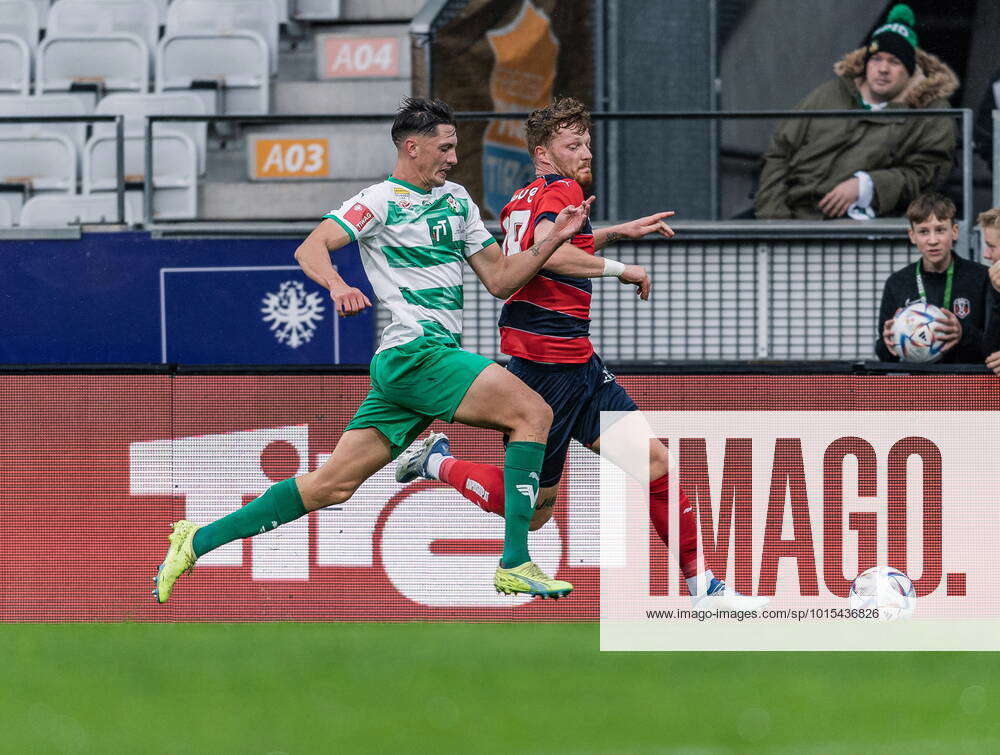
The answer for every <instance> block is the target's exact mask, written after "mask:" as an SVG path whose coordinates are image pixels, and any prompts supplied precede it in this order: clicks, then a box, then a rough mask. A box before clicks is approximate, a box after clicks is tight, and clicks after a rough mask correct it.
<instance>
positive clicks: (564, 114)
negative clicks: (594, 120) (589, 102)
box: [524, 97, 590, 154]
mask: <svg viewBox="0 0 1000 755" xmlns="http://www.w3.org/2000/svg"><path fill="white" fill-rule="evenodd" d="M561 128H568V129H572V130H573V131H575V132H576V133H578V134H582V133H584V132H585V131H590V112H589V111H588V110H587V106H586V105H584V104H583V103H582V102H580V100H577V99H574V98H573V97H559V98H558V99H556V101H555V102H553V103H552V104H551V105H546V106H545V107H543V108H539V109H538V110H535V111H533V112H532V113H531V115H529V116H528V120H526V121H525V122H524V134H525V138H526V139H527V141H528V152H529V153H531V154H534V152H535V147H540V146H541V147H546V146H548V144H549V142H550V141H552V137H553V136H555V135H556V132H557V131H558V130H559V129H561Z"/></svg>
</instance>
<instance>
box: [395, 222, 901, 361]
mask: <svg viewBox="0 0 1000 755" xmlns="http://www.w3.org/2000/svg"><path fill="white" fill-rule="evenodd" d="M830 225H831V224H830V223H819V222H801V221H773V222H771V223H755V222H752V221H750V222H738V221H722V222H708V223H677V224H675V230H676V231H677V235H676V236H675V237H674V238H673V239H671V240H669V241H667V240H665V239H660V238H651V239H649V240H643V241H637V242H620V243H618V244H616V245H615V246H614V248H613V251H611V252H610V254H611V255H612V256H613V257H614V258H615V259H618V260H621V261H622V262H624V263H626V264H638V265H642V266H643V267H645V268H646V270H647V272H648V273H649V275H650V278H651V280H652V284H653V288H652V295H651V296H650V299H649V301H646V302H643V301H640V300H639V299H638V297H637V296H636V295H635V290H634V287H633V286H626V285H622V284H621V283H619V282H618V281H616V280H611V279H595V280H594V281H592V283H593V298H592V301H591V318H592V319H591V324H590V333H591V339H592V341H593V342H594V346H595V348H596V349H597V351H598V353H600V354H601V355H602V356H603V357H604V358H605V359H607V360H609V361H612V362H615V363H623V362H639V361H644V362H648V361H670V360H684V361H691V360H694V361H722V360H782V361H786V360H866V359H874V358H875V355H874V346H875V341H876V338H877V330H878V328H877V325H878V323H877V319H878V310H879V302H880V297H881V293H882V287H883V285H884V283H885V280H886V278H888V277H889V275H891V274H892V272H894V271H895V270H897V269H898V268H900V267H902V266H904V265H906V264H908V263H910V262H911V261H912V259H913V256H914V252H913V250H912V248H911V247H910V244H909V240H908V239H907V236H906V223H905V221H899V220H897V221H873V222H871V223H870V224H868V225H867V226H865V227H863V228H862V227H859V226H862V224H860V223H849V222H845V223H837V224H836V227H832V228H831V227H830ZM821 226H824V227H821ZM465 284H466V285H465V323H464V333H463V345H464V346H465V348H468V349H470V350H471V351H475V352H478V353H481V354H484V355H486V356H489V357H491V358H494V359H498V360H505V359H506V357H505V356H503V355H502V354H501V353H500V348H499V333H498V330H497V320H498V319H499V315H500V309H501V307H502V306H503V302H502V301H500V300H497V299H495V298H493V297H492V296H490V294H489V293H488V292H487V291H486V289H485V288H484V287H483V285H482V284H481V283H480V282H479V281H478V280H477V279H476V277H475V274H474V273H473V272H472V271H471V270H468V271H467V272H466V276H465ZM379 321H380V322H379V325H385V324H387V321H388V314H387V313H382V312H380V313H379Z"/></svg>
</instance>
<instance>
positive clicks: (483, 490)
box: [396, 98, 767, 610]
mask: <svg viewBox="0 0 1000 755" xmlns="http://www.w3.org/2000/svg"><path fill="white" fill-rule="evenodd" d="M525 131H526V137H527V142H528V150H529V151H530V153H531V157H532V161H533V162H534V165H535V174H536V176H537V177H536V178H535V180H534V181H532V182H531V183H529V184H527V185H526V186H524V187H522V188H521V189H519V190H518V191H516V192H515V193H514V195H513V196H512V197H511V200H510V202H508V204H507V206H506V207H504V209H503V211H502V213H501V215H500V220H501V226H502V228H503V231H504V234H505V236H504V243H503V248H504V254H506V255H508V257H511V258H514V259H516V258H517V257H518V256H521V254H523V253H524V252H526V251H527V250H529V249H530V248H531V246H532V245H533V244H537V243H539V242H540V241H541V240H544V239H547V238H549V237H550V234H552V233H553V231H554V230H555V226H554V225H553V221H554V220H555V219H556V217H557V216H558V213H560V212H562V211H564V209H565V208H566V207H573V206H577V205H580V204H581V203H582V202H583V201H584V188H585V187H588V186H589V185H590V183H591V180H592V174H591V160H592V155H591V151H590V113H588V112H587V109H586V107H585V106H584V105H583V103H581V102H579V101H578V100H575V99H572V98H562V99H559V100H557V101H556V102H555V103H553V104H551V105H549V106H547V107H544V108H541V109H539V110H535V111H534V112H533V113H531V115H530V116H529V117H528V119H527V121H526V123H525ZM671 215H673V213H672V212H658V213H655V214H653V215H649V216H647V217H643V218H639V219H637V220H633V221H630V222H628V223H623V224H621V225H616V226H610V227H608V228H602V229H598V230H596V231H594V230H592V228H591V226H590V222H589V221H588V222H586V223H585V225H584V227H583V228H582V229H581V230H580V231H579V232H578V233H577V234H576V235H575V236H574V237H573V238H572V239H571V241H570V243H568V244H562V245H561V246H560V247H559V249H557V250H556V251H555V252H554V253H553V255H552V256H551V257H550V258H549V259H548V261H547V262H546V263H545V265H543V266H542V269H541V270H540V271H539V272H538V273H537V274H536V275H535V276H534V277H533V278H532V279H531V280H530V281H528V282H527V284H525V286H524V287H523V288H521V289H520V290H519V291H517V293H515V294H514V295H513V296H511V297H510V298H509V299H508V300H507V302H506V304H504V307H503V310H502V312H501V314H500V322H499V326H500V349H501V351H502V352H503V353H504V354H508V355H509V356H510V357H511V359H510V362H509V363H508V364H507V369H508V370H510V372H512V373H513V374H514V375H516V376H517V377H519V378H520V379H521V380H523V381H524V382H525V383H526V384H527V385H528V386H529V387H531V388H533V389H534V390H535V391H536V392H537V393H538V394H539V395H540V396H541V397H542V398H543V399H545V401H546V402H547V403H548V404H549V406H550V407H551V408H552V414H553V419H552V428H551V430H550V431H549V438H548V443H547V445H546V448H545V458H544V461H543V462H542V469H541V479H540V483H539V491H538V500H537V504H536V505H535V507H534V516H533V517H532V520H531V529H533V530H535V529H538V528H539V527H541V526H542V525H543V524H545V522H547V521H548V520H549V519H550V518H551V516H552V507H553V506H554V505H555V502H556V498H557V495H558V491H559V480H560V479H561V477H562V471H563V466H564V464H565V461H566V452H567V449H568V448H569V442H570V440H571V439H572V440H576V441H578V442H579V443H581V444H582V445H584V446H586V447H587V448H590V449H591V450H592V451H594V452H595V453H599V452H600V447H601V437H600V433H601V412H602V411H611V412H631V411H636V410H637V407H636V405H635V402H634V401H633V400H632V398H631V397H630V396H629V395H628V393H626V392H625V390H624V389H623V388H622V387H621V386H620V385H619V384H618V382H617V381H616V380H615V376H614V375H612V374H611V373H610V372H609V371H608V369H607V368H606V367H605V366H604V362H603V361H601V358H600V357H599V356H598V355H597V354H595V353H594V347H593V346H592V345H591V343H590V338H589V328H590V296H591V283H590V279H591V278H601V277H612V278H617V279H618V280H619V281H621V282H622V283H625V284H629V285H634V286H635V287H636V294H637V295H638V296H639V298H641V299H642V300H646V299H648V298H649V292H650V280H649V275H648V274H647V273H646V270H645V269H643V268H642V267H641V266H639V265H626V264H623V263H622V262H619V261H617V260H613V259H608V258H606V257H605V258H601V257H597V256H595V252H596V251H597V250H598V249H603V248H605V247H607V246H608V245H609V244H612V243H614V242H615V241H618V240H620V239H640V238H642V237H643V236H646V235H648V234H651V233H659V234H660V235H661V236H663V237H664V238H670V237H671V236H673V235H674V232H673V230H672V229H671V228H670V226H668V225H667V224H666V223H665V222H664V219H665V218H667V217H669V216H671ZM667 468H668V455H667V449H666V448H665V447H664V446H663V444H662V443H660V441H658V440H652V441H651V442H650V446H649V479H650V480H651V482H650V484H649V496H650V516H651V518H652V520H653V525H654V527H655V528H656V531H657V533H658V535H659V536H660V538H661V539H662V540H663V542H664V544H666V543H667V524H668V479H667ZM417 477H429V478H432V479H437V480H441V481H442V482H445V483H447V484H448V485H451V486H452V487H453V488H455V489H456V490H457V491H458V492H459V493H461V494H462V495H463V496H465V497H466V498H468V499H469V500H470V501H472V502H473V503H475V504H476V505H478V506H479V507H480V508H482V509H484V510H486V511H489V512H492V513H496V514H500V515H503V512H504V505H505V504H504V501H505V491H504V487H503V484H502V481H503V476H502V474H501V470H500V469H499V468H498V467H493V466H490V465H487V464H475V463H473V462H468V461H464V460H461V459H458V458H456V457H454V456H452V455H451V452H450V446H449V441H448V438H447V437H446V436H445V435H444V434H443V433H431V435H430V436H429V437H428V438H427V440H426V441H425V442H424V444H423V445H422V446H420V447H417V448H415V449H413V450H411V451H409V452H407V453H406V454H404V455H403V456H401V457H400V459H399V465H398V466H397V468H396V479H397V480H398V481H400V482H409V481H410V480H414V479H416V478H417ZM678 506H679V509H680V531H679V536H680V552H679V553H678V554H677V556H678V560H679V561H680V565H681V571H682V572H683V573H684V577H685V579H686V581H687V585H688V591H689V592H690V594H691V597H692V599H693V600H694V601H695V602H696V605H699V606H700V607H704V608H709V607H711V608H715V609H731V610H752V609H754V608H757V607H759V606H761V605H763V604H764V603H766V602H767V600H766V599H761V598H750V597H746V596H742V595H739V594H738V593H736V592H735V591H733V590H732V589H731V588H729V587H727V585H726V584H725V582H723V581H722V580H721V579H716V578H715V577H714V575H713V574H712V572H711V570H706V571H704V572H699V568H700V566H699V563H698V529H697V519H696V513H695V511H694V507H693V506H692V505H691V504H690V503H689V502H688V500H687V497H686V495H685V493H684V491H683V490H681V491H679V498H678ZM702 601H705V602H704V603H703V602H702Z"/></svg>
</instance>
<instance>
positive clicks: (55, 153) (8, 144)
mask: <svg viewBox="0 0 1000 755" xmlns="http://www.w3.org/2000/svg"><path fill="white" fill-rule="evenodd" d="M76 159H77V158H76V149H75V148H74V147H73V143H72V142H71V141H70V140H69V139H67V138H66V137H65V136H63V135H62V134H54V133H44V132H40V133H38V134H34V135H14V134H10V135H8V134H0V183H2V184H6V185H7V186H8V187H9V188H14V189H16V191H15V192H10V191H6V192H0V202H7V203H8V204H10V205H11V208H12V209H13V210H14V213H13V214H14V218H15V220H16V219H17V216H18V214H19V212H20V207H21V204H22V200H23V198H24V197H25V196H26V195H28V194H36V193H38V192H45V191H58V192H64V193H67V192H68V193H73V192H75V191H76V176H77V172H76Z"/></svg>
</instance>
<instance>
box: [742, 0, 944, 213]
mask: <svg viewBox="0 0 1000 755" xmlns="http://www.w3.org/2000/svg"><path fill="white" fill-rule="evenodd" d="M913 25H914V17H913V12H912V11H911V10H910V9H909V7H908V6H906V5H897V6H895V7H894V8H893V9H892V11H891V12H890V13H889V17H888V21H887V23H886V24H885V25H883V26H881V27H879V28H878V29H876V30H875V33H874V34H873V35H872V38H871V42H870V43H869V45H868V46H867V47H863V48H860V49H858V50H855V51H854V52H851V53H848V54H847V55H845V56H844V58H843V59H842V60H841V61H840V62H839V63H837V65H836V66H834V72H835V73H836V74H837V78H836V79H834V80H832V81H828V82H827V83H825V84H823V85H821V86H820V87H818V88H817V89H815V90H814V91H813V92H812V93H811V94H810V95H809V96H808V97H806V99H805V100H803V101H802V102H801V103H800V104H799V105H798V108H799V109H802V110H882V109H886V108H888V109H899V110H903V109H927V108H947V107H949V103H948V97H949V96H950V95H951V94H952V93H953V92H954V91H955V90H956V89H957V88H958V77H957V76H955V74H954V72H953V71H952V70H951V69H950V68H949V67H948V66H947V65H946V64H945V63H943V62H941V60H939V59H938V58H937V57H935V56H934V55H931V54H929V53H927V52H924V51H923V50H921V49H919V48H918V47H917V35H916V33H915V32H914V31H913V28H912V27H913ZM954 149H955V127H954V123H953V122H952V119H950V118H948V117H938V118H913V117H909V118H904V117H900V118H892V117H888V116H882V117H878V118H865V117H858V118H852V119H850V120H846V119H840V118H814V119H802V120H792V121H786V122H785V123H784V124H783V125H782V126H781V127H779V128H778V130H777V131H776V132H775V134H774V137H773V139H772V140H771V146H770V148H769V149H768V151H767V153H766V154H765V155H764V169H763V172H762V173H761V177H760V187H759V189H758V191H757V198H756V214H757V217H758V218H801V219H817V220H818V219H822V218H824V217H825V218H839V217H843V216H845V215H846V216H848V217H852V218H856V219H865V218H871V217H875V216H876V215H879V216H886V215H888V216H892V215H902V214H903V212H904V210H905V209H906V207H907V205H908V204H909V203H910V202H911V201H912V200H913V199H914V198H915V197H916V196H917V195H918V194H920V193H921V192H924V191H927V190H928V189H930V188H932V187H934V186H936V185H937V184H940V183H941V182H942V181H943V180H944V179H945V178H946V177H947V175H948V173H949V172H950V170H951V164H952V154H953V152H954Z"/></svg>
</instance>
